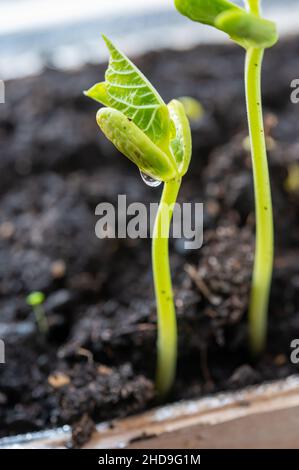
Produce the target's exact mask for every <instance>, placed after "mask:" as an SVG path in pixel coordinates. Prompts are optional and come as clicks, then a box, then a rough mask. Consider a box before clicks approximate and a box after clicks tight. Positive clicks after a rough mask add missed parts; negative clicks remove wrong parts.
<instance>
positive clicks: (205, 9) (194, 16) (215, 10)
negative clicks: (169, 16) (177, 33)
mask: <svg viewBox="0 0 299 470" xmlns="http://www.w3.org/2000/svg"><path fill="white" fill-rule="evenodd" d="M174 3H175V6H176V8H177V10H178V11H179V12H180V13H182V15H184V16H187V17H188V18H190V19H191V20H193V21H198V22H199V23H204V24H209V25H211V26H214V25H215V20H216V17H217V16H218V15H219V14H220V13H223V12H225V11H228V10H234V11H242V10H241V8H239V7H238V6H237V5H235V4H234V3H232V2H229V1H228V0H175V1H174Z"/></svg>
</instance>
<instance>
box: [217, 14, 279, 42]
mask: <svg viewBox="0 0 299 470" xmlns="http://www.w3.org/2000/svg"><path fill="white" fill-rule="evenodd" d="M215 26H216V27H217V28H219V29H221V30H222V31H224V32H226V33H227V34H229V35H230V37H231V38H232V39H233V40H234V41H236V42H237V43H239V44H240V45H241V46H243V47H245V48H248V47H260V48H267V47H271V46H273V45H274V44H275V43H276V42H277V40H278V34H277V30H276V25H275V23H273V22H272V21H269V20H266V19H264V18H259V17H257V16H255V15H252V14H250V13H246V12H244V13H243V12H235V11H228V12H225V13H222V14H221V15H219V16H218V17H217V19H216V23H215Z"/></svg>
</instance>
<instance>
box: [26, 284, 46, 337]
mask: <svg viewBox="0 0 299 470" xmlns="http://www.w3.org/2000/svg"><path fill="white" fill-rule="evenodd" d="M44 301H45V294H44V293H43V292H39V291H35V292H31V293H30V294H29V295H28V296H27V297H26V303H27V304H28V305H30V306H31V307H32V310H33V312H34V315H35V320H36V324H37V327H38V329H39V331H40V332H41V333H43V334H46V333H47V332H48V329H49V326H48V321H47V317H46V312H45V309H44V306H43V304H44Z"/></svg>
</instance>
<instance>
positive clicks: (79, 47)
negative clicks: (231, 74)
mask: <svg viewBox="0 0 299 470" xmlns="http://www.w3.org/2000/svg"><path fill="white" fill-rule="evenodd" d="M237 3H240V4H242V1H241V0H239V1H237ZM263 3H264V12H265V15H267V16H268V17H269V18H271V19H274V20H276V21H278V22H279V30H280V32H281V33H282V32H283V33H284V32H288V33H292V32H294V31H295V30H296V29H297V27H298V26H299V4H298V1H297V0H285V1H283V2H281V1H280V0H264V2H263ZM0 14H1V19H2V21H1V27H0V73H1V78H2V79H6V78H12V77H16V76H22V75H26V74H31V73H35V72H37V71H39V70H40V69H41V68H42V67H43V65H45V64H46V65H51V66H56V67H68V68H69V67H76V66H78V65H81V64H82V63H84V62H87V61H88V62H93V61H95V62H98V61H99V59H101V58H102V59H103V58H104V57H106V52H105V48H104V47H99V34H100V32H103V33H105V34H107V35H109V36H111V37H112V38H113V39H114V40H118V42H119V43H120V44H122V47H123V48H124V49H125V50H126V52H127V53H130V54H135V53H139V52H142V51H147V50H153V49H159V48H163V47H168V46H171V47H173V48H184V47H189V46H191V45H194V44H196V43H199V42H207V41H208V42H211V41H224V40H225V39H224V35H223V34H220V33H218V32H217V31H215V30H213V29H211V28H208V27H204V26H202V27H200V28H199V27H198V25H197V24H195V23H190V22H189V20H188V19H186V18H183V17H182V16H181V15H178V14H177V12H176V11H175V9H174V7H173V1H172V0H135V1H132V0H113V1H112V0H76V1H73V0H0Z"/></svg>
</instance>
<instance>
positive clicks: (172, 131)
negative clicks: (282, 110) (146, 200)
mask: <svg viewBox="0 0 299 470" xmlns="http://www.w3.org/2000/svg"><path fill="white" fill-rule="evenodd" d="M103 38H104V40H105V42H106V45H107V47H108V49H109V52H110V61H109V66H108V69H107V71H106V74H105V81H104V82H101V83H98V84H96V85H94V86H93V87H92V88H90V89H89V90H88V91H86V92H85V94H86V95H87V96H89V97H90V98H92V99H94V100H96V101H98V102H99V103H101V104H103V105H104V106H106V107H105V108H102V109H100V110H99V111H98V113H97V123H98V125H99V127H100V128H101V130H102V131H103V133H104V134H105V135H106V137H107V138H108V139H109V140H110V141H111V142H112V143H113V144H114V145H115V147H116V148H117V149H118V150H119V151H120V152H121V153H123V154H124V155H125V156H126V157H127V158H129V159H130V160H131V161H132V162H133V163H135V164H136V165H137V167H138V168H139V170H140V172H141V174H142V175H143V178H144V180H145V181H150V182H151V183H152V182H153V180H155V181H159V182H163V183H164V188H163V193H162V197H161V201H160V205H159V209H158V213H157V217H156V221H155V226H154V231H153V241H152V263H153V275H154V284H155V294H156V301H157V312H158V344H157V356H158V359H157V371H156V385H157V390H158V392H159V394H160V395H165V394H166V393H167V392H168V391H169V390H170V388H171V386H172V384H173V381H174V378H175V373H176V362H177V322H176V313H175V307H174V300H173V291H172V283H171V274H170V266H169V253H168V238H169V229H170V223H171V219H172V214H173V208H174V204H175V202H176V199H177V195H178V192H179V189H180V186H181V181H182V177H183V176H184V174H185V173H186V171H187V170H188V167H189V163H190V158H191V132H190V127H189V122H188V119H187V116H186V113H185V110H184V106H183V105H182V103H180V102H179V101H177V100H172V101H171V102H170V103H169V104H168V105H166V104H165V103H164V101H163V100H162V98H161V97H160V95H159V94H158V92H157V91H156V90H155V89H154V88H153V86H152V85H151V84H150V82H149V81H148V80H147V79H146V78H145V77H144V75H143V74H142V73H141V72H140V71H139V70H138V69H137V68H136V67H135V65H134V64H133V63H132V62H131V61H130V60H129V59H128V58H127V57H126V56H125V55H124V54H123V53H122V52H120V51H119V50H118V49H116V47H115V46H114V45H113V44H112V42H111V41H110V40H109V39H107V38H106V37H104V36H103ZM151 185H153V184H151Z"/></svg>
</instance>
